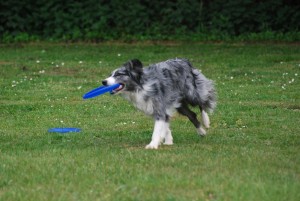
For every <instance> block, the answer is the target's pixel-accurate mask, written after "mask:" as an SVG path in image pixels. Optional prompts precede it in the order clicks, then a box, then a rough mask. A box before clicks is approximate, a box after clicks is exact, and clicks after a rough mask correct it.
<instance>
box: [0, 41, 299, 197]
mask: <svg viewBox="0 0 300 201" xmlns="http://www.w3.org/2000/svg"><path fill="white" fill-rule="evenodd" d="M175 57H183V58H189V59H190V60H191V62H192V63H193V65H194V66H196V67H197V68H199V69H201V70H202V72H203V73H204V74H205V75H206V76H207V77H208V78H210V79H213V80H214V81H215V83H216V88H217V91H218V106H217V110H216V111H215V112H214V113H213V114H212V115H210V117H211V128H210V129H209V130H208V135H207V136H206V137H204V138H200V137H198V135H197V134H196V131H195V129H194V127H193V126H192V124H191V123H190V122H189V121H188V119H187V118H185V117H182V116H179V115H176V116H175V117H174V118H173V119H172V124H171V129H172V132H173V137H174V143H175V144H174V145H173V146H161V147H160V148H159V149H158V150H145V149H144V147H145V145H146V144H148V143H149V142H150V139H151V134H152V129H153V120H152V119H151V118H149V117H147V116H145V115H144V114H142V113H141V112H139V111H137V110H136V109H135V108H134V107H133V106H132V105H131V104H130V103H129V102H127V101H126V100H123V99H122V98H121V97H119V96H111V95H102V96H99V97H96V98H93V99H88V100H83V99H82V95H83V94H84V93H86V92H88V91H89V90H91V89H93V88H95V87H97V86H99V85H101V83H100V82H101V80H102V79H103V78H105V77H107V76H108V75H109V73H110V72H111V71H112V70H113V69H115V68H116V67H118V66H120V65H121V64H123V63H124V62H125V61H127V60H129V59H132V58H139V59H140V60H141V61H143V63H144V64H145V65H148V64H151V63H155V62H159V61H162V60H166V59H169V58H175ZM299 124H300V48H299V45H297V44H272V43H266V44H253V43H252V44H242V43H239V44H223V43H220V44H185V43H178V44H177V43H166V44H150V43H148V44H115V43H112V44H110V43H104V44H48V43H37V44H27V45H2V46H0V200H5V201H18V200H39V201H43V200H54V201H58V200H62V201H64V200H87V201H90V200H149V201H150V200H170V201H171V200H179V201H184V200H186V201H191V200H220V201H223V200H228V201H232V200H237V201H240V200H242V201H247V200H249V201H254V200H262V201H277V200H278V201H283V200H290V201H294V200H300V190H299V189H300V126H299ZM53 127H79V128H81V129H82V132H80V133H70V134H65V135H60V134H53V133H48V132H47V130H48V129H49V128H53Z"/></svg>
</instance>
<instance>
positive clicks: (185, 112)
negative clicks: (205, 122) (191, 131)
mask: <svg viewBox="0 0 300 201" xmlns="http://www.w3.org/2000/svg"><path fill="white" fill-rule="evenodd" d="M177 111H178V112H179V113H180V114H182V115H184V116H187V117H188V118H189V120H190V121H191V122H192V123H193V124H194V126H195V127H196V129H197V133H198V134H199V135H201V136H204V135H206V131H205V130H204V128H202V126H201V124H200V122H199V121H198V119H197V114H196V113H195V112H193V111H191V110H190V109H189V107H188V105H187V104H186V103H182V105H181V107H179V108H177Z"/></svg>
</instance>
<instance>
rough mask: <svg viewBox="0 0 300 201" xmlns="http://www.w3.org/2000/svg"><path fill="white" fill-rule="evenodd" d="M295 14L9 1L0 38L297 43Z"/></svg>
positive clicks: (0, 13) (136, 0) (259, 6)
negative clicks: (282, 39) (275, 38)
mask: <svg viewBox="0 0 300 201" xmlns="http://www.w3.org/2000/svg"><path fill="white" fill-rule="evenodd" d="M299 10H300V4H299V3H297V2H295V1H292V0H265V1H262V0H228V1H226V3H224V1H222V0H170V1H155V0H143V1H140V0H127V1H121V0H111V1H108V0H86V1H78V0H67V1H60V0H50V1H49V0H40V1H32V0H23V1H18V0H10V1H1V2H0V37H1V39H2V41H7V42H9V41H19V40H24V41H27V40H33V39H37V38H39V39H48V40H51V39H54V40H57V39H58V40H97V41H99V40H108V39H122V40H124V39H125V40H126V39H128V40H132V39H177V38H184V39H187V38H189V39H196V40H199V39H200V40H206V39H211V38H212V39H217V40H218V39H224V38H225V39H227V38H232V37H234V38H235V37H241V36H244V35H247V36H249V35H251V34H252V33H255V34H259V33H270V32H272V33H274V34H273V35H276V34H278V33H279V34H284V35H285V34H286V33H290V32H292V33H297V34H296V38H294V39H297V38H299V21H300V12H297V11H299ZM289 35H293V36H295V34H289Z"/></svg>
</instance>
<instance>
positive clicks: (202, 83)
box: [192, 68, 217, 124]
mask: <svg viewBox="0 0 300 201" xmlns="http://www.w3.org/2000/svg"><path fill="white" fill-rule="evenodd" d="M192 74H193V76H194V86H195V89H194V99H196V100H194V101H196V103H194V104H195V105H199V106H200V108H201V110H204V111H205V112H212V111H213V110H214V109H215V107H216V105H217V97H216V90H215V87H214V83H213V81H212V80H210V79H207V78H206V77H205V76H204V75H203V74H202V73H201V72H200V71H199V70H197V69H195V68H192ZM205 114H206V113H204V114H203V113H202V117H203V116H206V115H205ZM208 122H209V120H208ZM208 124H209V123H208Z"/></svg>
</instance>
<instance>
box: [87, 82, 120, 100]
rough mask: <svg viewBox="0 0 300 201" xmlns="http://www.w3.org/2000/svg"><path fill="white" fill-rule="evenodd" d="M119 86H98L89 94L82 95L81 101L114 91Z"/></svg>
mask: <svg viewBox="0 0 300 201" xmlns="http://www.w3.org/2000/svg"><path fill="white" fill-rule="evenodd" d="M120 85H121V84H114V85H111V86H100V87H98V88H96V89H93V90H91V91H90V92H88V93H86V94H84V96H83V99H88V98H93V97H95V96H99V95H102V94H104V93H106V92H112V91H113V90H114V89H117V88H119V87H120Z"/></svg>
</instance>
